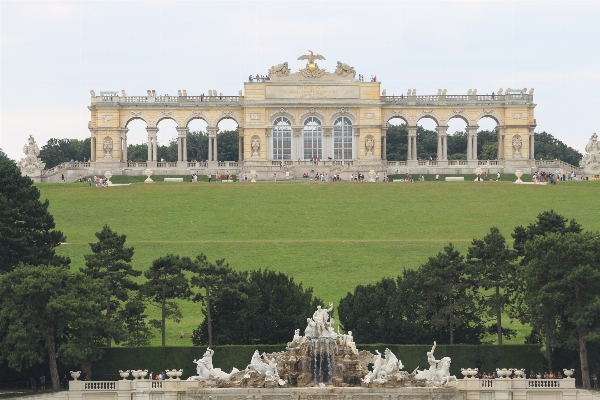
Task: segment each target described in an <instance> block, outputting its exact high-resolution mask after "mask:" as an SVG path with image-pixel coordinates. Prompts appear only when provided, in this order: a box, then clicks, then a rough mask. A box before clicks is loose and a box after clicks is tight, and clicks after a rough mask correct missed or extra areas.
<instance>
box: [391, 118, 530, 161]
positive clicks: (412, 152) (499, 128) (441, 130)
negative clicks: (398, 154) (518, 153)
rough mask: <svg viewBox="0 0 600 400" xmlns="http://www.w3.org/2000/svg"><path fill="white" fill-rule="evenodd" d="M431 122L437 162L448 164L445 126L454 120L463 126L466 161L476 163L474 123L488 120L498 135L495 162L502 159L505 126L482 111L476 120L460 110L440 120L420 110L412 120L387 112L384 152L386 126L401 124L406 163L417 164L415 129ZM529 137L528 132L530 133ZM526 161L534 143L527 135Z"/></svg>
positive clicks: (476, 129)
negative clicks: (404, 129)
mask: <svg viewBox="0 0 600 400" xmlns="http://www.w3.org/2000/svg"><path fill="white" fill-rule="evenodd" d="M426 118H427V119H431V120H433V121H434V122H435V124H436V128H435V130H436V132H437V134H438V144H437V159H438V161H447V160H448V133H447V131H448V122H449V121H450V120H452V119H455V118H458V119H461V120H462V121H464V122H465V123H466V125H467V126H466V132H467V160H468V161H477V132H478V129H479V125H478V122H479V121H480V120H481V119H482V118H491V119H493V120H494V121H495V122H496V128H495V130H496V133H497V134H498V156H497V157H498V159H499V160H500V159H504V158H505V154H504V153H505V151H504V150H505V134H506V126H505V125H504V120H503V118H502V116H500V115H499V114H498V113H497V112H495V111H494V110H489V111H483V112H481V113H479V114H477V115H476V116H470V115H469V114H467V113H465V112H464V111H462V110H453V111H452V112H450V113H449V114H447V115H444V116H440V115H439V114H438V113H437V112H435V110H423V112H421V113H419V114H418V115H416V116H412V117H411V116H409V115H408V114H407V113H405V112H403V111H400V110H393V111H391V112H389V113H388V114H387V115H386V116H385V118H384V120H383V123H384V128H383V133H382V148H383V149H385V138H386V131H387V128H388V127H389V126H390V121H392V120H395V119H399V120H401V121H403V122H404V124H406V126H407V130H408V154H407V158H406V159H407V160H408V161H416V160H418V156H417V129H418V126H417V124H418V122H419V121H420V120H422V119H426ZM531 133H532V132H531ZM528 149H529V154H528V157H529V158H534V142H533V134H530V135H529V146H528ZM382 159H385V150H384V153H383V154H382Z"/></svg>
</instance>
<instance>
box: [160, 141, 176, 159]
mask: <svg viewBox="0 0 600 400" xmlns="http://www.w3.org/2000/svg"><path fill="white" fill-rule="evenodd" d="M177 151H178V149H177V139H175V138H174V139H171V140H169V144H168V145H166V146H164V145H158V148H157V149H156V157H157V159H158V160H159V161H160V160H161V159H163V158H164V159H165V161H166V162H175V161H177Z"/></svg>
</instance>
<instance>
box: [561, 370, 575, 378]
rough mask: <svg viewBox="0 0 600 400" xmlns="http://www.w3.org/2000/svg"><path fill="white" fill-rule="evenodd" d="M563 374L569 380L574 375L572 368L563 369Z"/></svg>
mask: <svg viewBox="0 0 600 400" xmlns="http://www.w3.org/2000/svg"><path fill="white" fill-rule="evenodd" d="M563 372H564V373H565V376H566V377H567V378H570V377H571V376H573V374H574V373H575V370H574V369H572V368H571V369H563Z"/></svg>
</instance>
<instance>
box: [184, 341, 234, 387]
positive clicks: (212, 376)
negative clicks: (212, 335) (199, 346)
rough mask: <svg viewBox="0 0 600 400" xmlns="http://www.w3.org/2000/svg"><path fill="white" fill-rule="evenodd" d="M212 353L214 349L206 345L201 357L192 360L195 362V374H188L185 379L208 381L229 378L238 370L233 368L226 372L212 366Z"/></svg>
mask: <svg viewBox="0 0 600 400" xmlns="http://www.w3.org/2000/svg"><path fill="white" fill-rule="evenodd" d="M213 354H215V351H214V350H213V349H211V348H210V347H207V348H206V351H205V352H204V355H203V356H202V358H201V359H199V360H194V363H196V374H197V375H196V376H190V377H189V378H188V379H187V380H188V381H201V382H209V381H213V380H214V381H216V380H219V379H229V378H230V377H231V376H232V375H233V374H235V373H237V372H239V370H238V369H237V368H233V370H232V371H231V372H230V373H229V374H227V373H225V372H223V371H221V368H214V367H213V363H212V356H213Z"/></svg>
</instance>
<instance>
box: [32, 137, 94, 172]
mask: <svg viewBox="0 0 600 400" xmlns="http://www.w3.org/2000/svg"><path fill="white" fill-rule="evenodd" d="M90 141H91V139H90V138H86V139H83V140H79V139H55V138H52V139H50V140H48V142H47V143H46V144H45V145H44V146H42V148H41V149H40V158H41V159H42V161H44V162H45V163H46V168H53V167H55V166H57V165H59V164H61V163H63V162H69V161H71V160H73V161H84V160H85V161H89V159H90V154H91V145H90Z"/></svg>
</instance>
